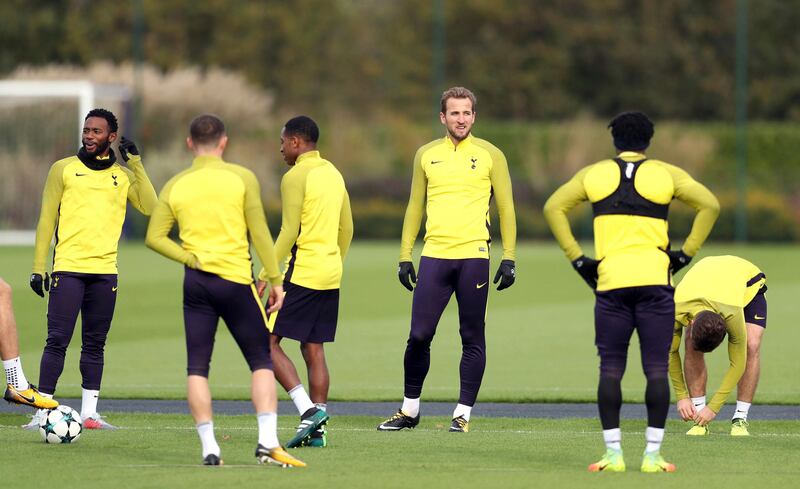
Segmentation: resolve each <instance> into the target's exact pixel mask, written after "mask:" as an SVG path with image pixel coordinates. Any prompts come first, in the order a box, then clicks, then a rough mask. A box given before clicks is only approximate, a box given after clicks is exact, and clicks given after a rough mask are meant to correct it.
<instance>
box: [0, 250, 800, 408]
mask: <svg viewBox="0 0 800 489" xmlns="http://www.w3.org/2000/svg"><path fill="white" fill-rule="evenodd" d="M496 248H497V247H496ZM587 249H591V248H589V247H587ZM494 251H495V252H497V251H498V250H497V249H495V250H494ZM726 253H730V254H737V255H740V256H743V257H745V258H748V259H750V260H751V261H753V262H754V263H756V264H758V265H759V266H760V267H761V268H762V269H763V270H764V271H765V272H766V274H767V277H768V283H769V292H768V294H767V296H768V298H769V328H768V329H767V333H766V335H765V336H764V342H763V347H762V348H763V350H762V377H761V383H760V385H759V388H758V393H757V402H764V403H766V402H768V403H800V384H798V383H797V381H796V377H797V356H796V353H795V349H796V345H797V344H798V343H800V328H797V327H796V311H797V305H796V304H797V297H798V296H800V276H798V275H797V273H796V264H797V263H800V247H797V246H766V245H764V246H747V247H739V246H720V245H716V246H707V247H705V248H704V249H703V254H705V255H708V254H726ZM32 256H33V251H32V248H28V247H5V248H0V263H2V272H0V273H2V275H3V277H4V278H5V279H6V280H7V281H9V282H10V283H11V284H12V285H13V286H14V289H15V298H14V303H15V307H16V312H17V320H18V324H19V331H20V343H21V347H22V358H23V365H24V368H25V371H26V373H27V374H28V376H29V377H31V378H32V379H34V382H35V381H36V379H37V377H38V362H39V358H40V355H41V348H42V346H43V344H44V339H45V335H46V322H45V315H46V304H45V301H44V300H42V299H40V298H39V297H37V296H35V295H34V294H33V293H32V292H31V291H30V290H29V288H28V285H27V280H28V276H29V274H30V263H31V261H32ZM119 262H120V280H119V299H118V302H117V311H116V315H115V319H114V323H113V327H112V329H111V333H110V336H109V341H108V345H107V349H106V352H107V354H106V369H105V377H104V381H103V396H104V397H118V398H127V397H145V398H183V397H184V382H185V351H184V339H183V319H182V310H181V278H182V270H181V267H180V266H179V265H178V264H176V263H173V262H170V261H168V260H167V259H165V258H163V257H161V256H159V255H157V254H155V253H153V252H152V251H149V250H147V249H146V248H145V247H144V246H143V245H142V244H139V243H127V244H124V245H123V246H122V247H121V249H120V258H119ZM497 262H498V261H497V260H495V261H494V263H493V265H492V273H494V267H495V266H496V264H497ZM396 263H397V244H396V243H366V244H365V243H356V245H355V246H353V248H352V250H351V253H350V255H349V257H348V259H347V263H346V267H345V278H344V283H343V287H342V302H341V309H340V320H339V331H338V335H337V340H336V342H335V343H333V344H331V345H329V346H327V347H326V349H327V353H328V359H329V364H330V369H331V376H332V386H331V398H332V399H335V400H356V399H358V400H399V399H400V397H401V396H402V375H403V369H402V360H403V352H404V349H405V342H406V338H407V336H408V328H409V317H410V309H411V294H410V293H408V292H406V291H405V289H403V288H402V287H401V286H400V284H398V283H397V278H396V267H397V265H396ZM517 270H518V279H517V283H516V285H515V286H514V287H512V288H510V289H508V290H507V291H503V292H500V293H498V292H496V291H494V290H493V291H492V292H491V294H490V298H489V313H488V319H487V343H488V345H487V349H488V362H487V368H486V376H485V378H484V382H483V387H482V389H481V393H480V397H479V400H482V401H512V402H519V401H557V400H568V401H592V400H593V399H594V396H595V389H596V379H597V365H598V360H597V356H596V352H595V347H594V327H593V320H592V314H593V313H592V308H593V296H592V294H591V292H590V290H589V289H588V288H587V287H586V286H585V285H584V283H583V282H582V281H581V280H580V278H579V277H578V276H577V274H575V273H574V272H573V271H572V269H571V267H570V266H569V263H568V262H567V260H566V259H565V258H564V256H563V254H562V253H561V251H560V250H559V249H558V248H557V247H556V246H555V245H552V244H549V243H548V244H535V243H534V244H522V245H521V246H520V247H519V249H518V259H517ZM77 331H78V332H79V329H78V330H77ZM287 350H289V351H291V352H292V355H293V356H294V358H295V360H298V361H299V359H300V357H299V354H298V353H297V349H296V348H294V345H293V344H292V343H289V344H288V345H287ZM79 351H80V335H79V333H76V335H75V336H74V338H73V344H72V346H71V347H70V350H69V352H68V357H67V365H66V368H65V371H64V374H63V376H62V377H61V381H60V384H59V389H58V395H60V396H79V395H80V394H79V393H80V375H79V372H78V366H77V365H78V357H79ZM431 357H432V365H431V370H430V374H429V376H428V379H427V381H426V384H425V389H424V392H423V397H424V398H425V399H427V400H455V399H456V398H457V396H458V362H459V357H460V341H459V338H458V326H457V311H456V307H455V300H452V301H451V304H450V305H449V306H448V309H447V311H446V312H445V314H444V316H443V317H442V320H441V322H440V325H439V330H438V333H437V336H436V338H435V340H434V343H433V346H432V355H431ZM726 363H727V355H726V352H725V349H724V348H720V349H719V351H717V352H714V353H713V354H711V355H710V359H709V370H710V372H709V374H710V379H709V389H710V390H714V389H716V386H717V385H718V384H719V381H720V380H721V377H722V375H723V374H724V372H725V369H726ZM301 370H302V369H301ZM248 381H249V380H248V375H247V370H246V366H245V363H244V361H243V360H242V358H241V356H240V354H239V352H238V349H237V348H236V346H235V344H234V343H233V340H232V339H231V337H230V334H229V333H228V332H227V330H225V328H224V327H221V328H220V332H219V334H218V335H217V345H216V348H215V352H214V360H213V362H212V370H211V382H212V388H213V391H214V395H215V397H217V398H220V399H221V398H234V399H246V398H247V397H248V395H249V390H248ZM623 389H624V394H625V399H626V400H627V401H641V400H642V398H643V391H644V377H643V375H642V373H641V367H640V361H639V355H638V344H637V343H636V340H635V338H634V341H633V343H632V344H631V350H630V359H629V362H628V371H627V375H626V376H625V380H624V382H623ZM731 397H733V396H731Z"/></svg>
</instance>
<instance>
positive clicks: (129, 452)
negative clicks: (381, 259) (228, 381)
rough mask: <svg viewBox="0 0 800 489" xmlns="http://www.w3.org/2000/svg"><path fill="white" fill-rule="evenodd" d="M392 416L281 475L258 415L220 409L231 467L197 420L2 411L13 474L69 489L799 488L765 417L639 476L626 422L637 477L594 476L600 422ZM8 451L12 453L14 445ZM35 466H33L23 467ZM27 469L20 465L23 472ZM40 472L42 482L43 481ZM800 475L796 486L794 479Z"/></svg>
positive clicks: (284, 424)
mask: <svg viewBox="0 0 800 489" xmlns="http://www.w3.org/2000/svg"><path fill="white" fill-rule="evenodd" d="M293 421H294V417H293V416H284V417H281V422H280V424H279V434H280V438H281V439H282V440H285V439H287V438H288V437H289V436H290V435H291V429H292V427H291V426H290V425H289V424H288V423H289V422H293ZM379 421H380V420H378V419H374V418H369V417H360V416H359V417H356V416H352V417H350V416H342V417H334V418H333V420H332V421H331V427H330V433H331V434H330V446H329V447H328V448H326V449H313V448H307V449H299V450H296V451H293V453H294V454H295V455H297V456H298V457H300V458H301V459H303V460H304V461H306V462H307V463H308V464H309V467H308V468H306V469H291V470H281V469H279V468H277V467H260V466H257V465H256V464H255V459H254V458H253V453H252V452H253V450H254V448H255V440H256V428H255V424H256V423H255V419H254V418H253V417H252V416H218V417H216V419H215V425H216V428H217V429H216V433H217V439H218V441H219V443H220V447H221V448H222V458H223V460H224V461H225V463H226V466H224V467H222V468H209V467H201V466H199V465H198V463H199V461H200V443H199V440H198V438H197V434H196V432H195V430H194V427H193V425H192V422H191V418H190V417H189V416H181V415H165V414H162V415H152V414H126V415H123V414H116V415H114V419H113V422H115V423H118V424H119V425H120V426H122V429H120V430H118V431H114V432H107V431H104V432H85V433H84V434H83V435H82V436H81V439H80V440H79V441H78V442H77V443H76V444H74V445H46V444H44V443H43V442H42V441H41V438H40V437H39V434H38V433H35V432H29V431H23V430H21V429H19V428H16V427H15V425H17V424H20V423H22V422H23V417H22V416H19V415H8V414H6V415H0V436H1V437H2V439H3V443H2V445H3V446H4V447H14V451H13V456H11V457H9V456H8V455H3V457H2V462H3V464H0V466H2V467H5V468H6V470H3V472H4V473H10V472H8V469H9V468H11V467H15V466H17V467H23V466H24V464H26V463H33V461H35V464H36V466H37V467H39V469H40V470H43V471H45V472H44V475H41V474H40V473H38V472H37V473H28V475H27V476H26V477H28V479H27V480H28V481H36V482H42V483H43V481H47V482H48V484H51V485H54V486H55V487H58V488H59V489H68V488H73V487H75V488H84V487H87V486H89V485H91V486H92V487H118V486H119V485H120V484H121V483H122V481H124V485H125V487H126V489H134V488H139V487H156V486H157V487H170V488H183V487H186V488H192V489H196V488H200V487H254V486H251V485H250V484H254V483H260V484H264V487H271V488H279V487H292V488H303V487H329V488H332V489H333V488H339V487H343V488H352V489H358V488H373V487H382V488H394V487H397V488H407V487H415V488H421V487H441V486H443V485H445V484H446V485H447V486H449V487H454V488H468V487H482V488H485V487H504V488H513V487H552V486H557V487H588V486H589V485H591V487H597V488H604V487H613V488H616V489H619V488H628V487H630V488H634V487H645V485H646V487H649V488H660V487H688V486H687V484H702V485H703V487H725V488H727V489H735V488H748V489H752V487H790V486H791V485H794V483H795V482H796V477H797V476H798V475H800V466H798V464H797V462H796V461H795V459H794V458H792V457H791V456H790V454H791V453H792V452H793V451H796V450H795V449H796V447H797V443H798V442H799V441H800V425H798V423H792V422H782V421H764V422H756V423H754V424H753V425H752V426H751V429H752V431H753V433H754V436H752V437H750V438H748V439H736V438H732V437H730V436H728V435H727V434H726V433H725V432H724V431H723V429H724V428H725V427H726V426H725V425H726V423H718V424H716V425H715V426H714V428H716V431H715V432H714V433H713V434H712V436H710V437H708V438H704V439H697V438H690V437H687V436H685V435H683V434H682V433H683V431H685V429H686V425H684V424H682V423H679V422H677V421H675V422H670V423H669V424H668V426H667V430H668V434H667V437H666V440H665V445H664V449H663V453H664V455H665V456H666V457H667V459H668V460H669V461H671V462H673V463H675V464H676V465H677V467H678V472H677V473H674V474H642V473H639V472H638V468H639V463H640V461H641V453H642V451H643V449H644V435H643V433H642V431H643V424H642V422H640V421H624V422H623V424H622V428H623V433H624V434H623V448H624V450H625V454H626V462H627V464H628V469H629V472H627V473H624V474H590V473H588V472H587V471H586V466H587V465H588V464H589V463H591V462H593V461H595V459H596V458H599V457H600V455H601V454H602V452H603V450H604V448H603V446H602V440H601V436H600V434H599V433H598V426H597V421H594V420H576V419H565V420H544V419H510V418H474V419H473V421H472V431H471V432H470V433H468V434H460V433H459V434H455V433H447V431H446V427H447V426H449V423H448V421H449V420H447V419H445V418H423V420H422V422H421V424H420V426H419V427H418V428H417V429H416V430H414V431H412V432H407V431H405V432H400V433H380V432H377V431H375V425H376V424H377V423H378V422H379ZM4 453H9V452H5V451H4ZM15 464H23V465H15ZM17 474H19V472H18V471H17ZM31 477H32V478H31ZM793 481H794V482H793Z"/></svg>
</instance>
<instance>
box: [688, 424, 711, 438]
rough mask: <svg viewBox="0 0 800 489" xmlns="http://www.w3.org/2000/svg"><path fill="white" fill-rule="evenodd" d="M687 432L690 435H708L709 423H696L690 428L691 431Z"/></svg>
mask: <svg viewBox="0 0 800 489" xmlns="http://www.w3.org/2000/svg"><path fill="white" fill-rule="evenodd" d="M686 434H687V435H689V436H708V434H709V431H708V425H705V426H700V425H699V424H696V425H694V426H692V427H691V428H689V431H687V432H686Z"/></svg>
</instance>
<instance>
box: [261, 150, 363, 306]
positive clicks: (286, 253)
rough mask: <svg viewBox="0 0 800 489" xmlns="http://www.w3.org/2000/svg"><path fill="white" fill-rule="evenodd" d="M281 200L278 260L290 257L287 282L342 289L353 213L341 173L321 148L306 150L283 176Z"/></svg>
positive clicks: (312, 287)
mask: <svg viewBox="0 0 800 489" xmlns="http://www.w3.org/2000/svg"><path fill="white" fill-rule="evenodd" d="M281 200H282V205H283V212H282V221H281V232H280V234H279V235H278V239H277V240H276V241H275V253H276V255H277V257H278V261H279V262H280V261H282V260H284V259H286V268H285V272H284V280H286V281H288V282H291V283H293V284H296V285H300V286H302V287H306V288H309V289H314V290H331V289H338V288H339V286H340V284H341V280H342V263H343V261H344V257H345V256H346V255H347V251H348V249H349V248H350V242H351V240H352V239H353V215H352V212H351V209H350V198H349V197H348V195H347V189H346V188H345V184H344V178H342V174H341V173H339V170H337V169H336V167H335V166H334V165H333V164H332V163H331V162H330V161H328V160H325V159H323V158H322V157H321V156H320V153H319V151H316V150H314V151H308V152H305V153H303V154H301V155H300V156H299V157H298V158H297V161H296V162H295V164H294V166H293V167H292V168H291V169H289V171H287V172H286V174H285V175H284V176H283V179H282V180H281ZM263 273H264V272H263V271H262V272H261V273H259V278H260V279H263Z"/></svg>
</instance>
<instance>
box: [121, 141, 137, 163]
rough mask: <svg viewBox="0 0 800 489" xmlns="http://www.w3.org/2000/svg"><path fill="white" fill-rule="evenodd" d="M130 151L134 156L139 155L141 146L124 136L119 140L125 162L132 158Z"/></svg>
mask: <svg viewBox="0 0 800 489" xmlns="http://www.w3.org/2000/svg"><path fill="white" fill-rule="evenodd" d="M128 153H130V154H132V155H133V156H139V148H137V147H136V143H134V142H133V141H131V140H130V139H128V138H126V137H125V136H122V139H120V140H119V154H120V156H122V159H123V160H125V163H127V162H128V160H129V159H130V156H128Z"/></svg>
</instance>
